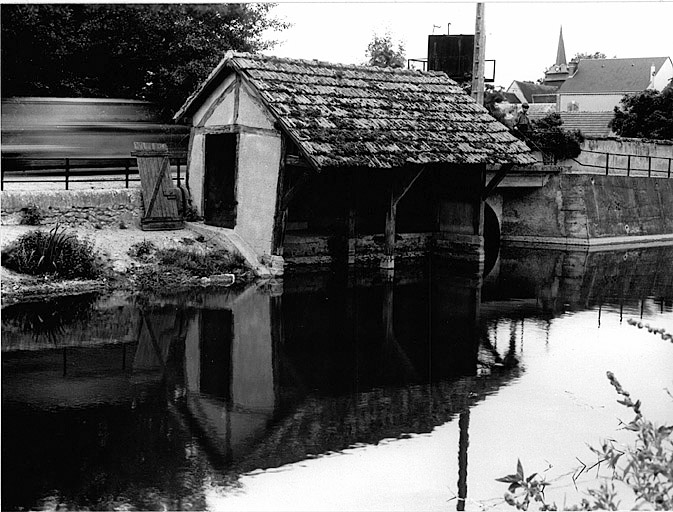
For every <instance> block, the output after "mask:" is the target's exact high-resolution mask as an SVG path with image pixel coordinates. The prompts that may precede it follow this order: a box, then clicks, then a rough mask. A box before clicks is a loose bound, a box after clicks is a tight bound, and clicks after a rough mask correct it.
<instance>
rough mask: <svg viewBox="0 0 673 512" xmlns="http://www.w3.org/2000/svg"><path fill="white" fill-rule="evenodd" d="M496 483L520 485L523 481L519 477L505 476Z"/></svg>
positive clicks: (497, 479)
mask: <svg viewBox="0 0 673 512" xmlns="http://www.w3.org/2000/svg"><path fill="white" fill-rule="evenodd" d="M495 481H496V482H503V483H506V484H514V483H519V482H521V479H520V478H519V476H518V475H507V476H503V477H502V478H496V479H495Z"/></svg>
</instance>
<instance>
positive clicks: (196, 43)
mask: <svg viewBox="0 0 673 512" xmlns="http://www.w3.org/2000/svg"><path fill="white" fill-rule="evenodd" d="M272 7H273V5H272V4H208V5H198V4H170V5H162V4H113V5H109V4H69V5H63V4H41V5H38V4H32V5H28V4H14V5H8V4H5V5H3V6H2V11H1V12H2V87H3V91H2V94H3V96H4V97H7V96H52V97H59V96H69V97H81V96H91V97H102V98H105V97H108V98H111V97H122V98H135V99H144V100H149V101H154V102H157V103H158V104H160V105H161V106H162V107H163V108H164V109H165V113H166V114H169V113H171V112H174V111H175V110H176V109H177V108H179V106H180V105H181V104H182V102H183V101H184V100H185V99H186V98H187V97H188V96H189V94H190V93H191V92H192V91H193V90H194V89H195V88H196V86H197V85H198V84H199V83H200V82H201V81H202V80H203V79H204V78H205V77H206V76H208V73H209V72H210V71H211V69H212V68H213V67H214V66H215V65H216V64H217V63H218V62H219V61H220V59H221V58H222V57H223V56H224V53H225V52H226V51H227V50H238V51H250V52H254V51H259V50H264V49H267V48H269V47H272V46H273V44H274V42H273V41H266V40H265V39H264V35H265V33H266V32H267V30H271V31H273V30H282V29H283V28H286V24H284V23H283V22H281V21H279V20H277V19H275V18H273V17H272V16H271V14H270V9H271V8H272Z"/></svg>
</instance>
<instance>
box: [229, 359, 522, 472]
mask: <svg viewBox="0 0 673 512" xmlns="http://www.w3.org/2000/svg"><path fill="white" fill-rule="evenodd" d="M521 371H522V370H521V369H520V368H518V367H513V368H507V367H498V366H496V367H494V368H493V373H492V374H491V375H489V376H487V377H462V378H460V379H458V380H455V381H441V382H438V383H434V384H432V385H427V384H426V385H417V386H410V387H408V388H397V387H391V388H378V389H375V390H373V391H370V392H362V393H358V394H357V396H350V395H345V396H340V397H334V398H326V397H320V398H319V399H317V398H315V397H309V398H308V399H307V400H306V401H305V402H304V403H303V404H302V405H301V406H299V407H298V408H297V409H295V410H293V411H292V413H291V414H288V415H286V416H285V417H284V418H282V419H281V420H279V421H277V422H276V423H274V424H273V425H272V427H271V428H270V429H269V430H268V431H267V433H266V435H265V438H264V439H261V440H260V441H259V442H258V444H257V445H256V446H255V448H254V449H253V450H252V451H251V452H250V453H248V454H246V455H245V456H243V458H242V459H241V460H240V461H237V463H236V467H237V471H238V472H248V471H252V470H255V469H268V468H273V467H280V466H284V465H286V464H291V463H294V462H298V461H301V460H304V459H306V458H307V457H310V456H318V455H322V454H326V453H330V452H335V451H341V450H344V449H346V448H349V447H353V446H355V445H358V444H361V443H364V444H378V443H379V442H381V441H382V440H383V439H391V438H393V439H394V438H400V437H402V436H406V435H409V434H424V433H429V432H431V431H432V430H433V429H434V428H435V427H437V426H439V425H442V424H444V423H447V422H449V421H451V420H452V419H453V418H455V417H456V416H457V415H458V414H459V413H461V412H463V411H465V410H467V409H469V408H470V407H473V406H474V405H476V404H477V403H478V402H480V401H481V400H483V399H484V398H485V397H486V396H488V395H490V394H492V393H494V392H495V391H497V390H498V389H499V388H501V387H503V386H506V385H507V384H508V383H509V382H510V381H511V380H513V379H515V378H517V377H518V376H519V375H520V374H521ZM428 411H432V414H428Z"/></svg>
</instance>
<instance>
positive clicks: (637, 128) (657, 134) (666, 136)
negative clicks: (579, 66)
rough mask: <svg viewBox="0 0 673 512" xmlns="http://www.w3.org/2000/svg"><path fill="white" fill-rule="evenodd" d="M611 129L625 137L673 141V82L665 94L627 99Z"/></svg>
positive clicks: (649, 92)
mask: <svg viewBox="0 0 673 512" xmlns="http://www.w3.org/2000/svg"><path fill="white" fill-rule="evenodd" d="M620 103H621V107H615V115H614V117H613V118H612V122H611V127H612V129H613V130H614V132H615V133H616V134H617V135H621V136H622V137H637V138H646V139H660V140H662V139H663V140H673V81H671V82H670V83H669V84H668V85H667V86H666V87H665V88H664V90H663V91H661V92H658V91H655V90H647V91H643V92H639V93H636V94H629V95H627V96H624V97H623V98H622V100H621V102H620Z"/></svg>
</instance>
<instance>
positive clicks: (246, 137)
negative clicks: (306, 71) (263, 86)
mask: <svg viewBox="0 0 673 512" xmlns="http://www.w3.org/2000/svg"><path fill="white" fill-rule="evenodd" d="M234 80H235V79H234V77H233V76H229V77H227V78H226V79H225V81H224V83H223V84H221V85H220V86H219V87H218V88H217V90H216V91H215V92H214V93H213V94H212V95H210V97H209V98H208V99H207V100H206V102H204V104H203V105H202V106H201V107H200V108H199V109H198V110H197V112H196V114H195V115H194V117H193V123H194V125H195V126H196V127H197V128H196V129H195V133H194V135H193V136H192V146H191V150H190V155H189V156H190V160H189V179H188V184H189V190H190V193H191V196H192V202H193V204H194V206H195V207H196V208H197V210H198V212H199V213H200V214H201V215H202V214H203V211H204V210H203V206H204V204H203V201H204V196H205V194H204V183H205V179H204V177H205V176H204V175H205V138H206V135H207V133H218V129H221V130H222V133H225V132H228V133H232V132H234V133H239V142H238V150H237V151H238V159H237V167H238V172H237V183H236V201H237V202H238V205H237V211H236V225H235V227H234V230H235V231H236V233H237V234H238V235H240V236H241V237H242V238H243V239H244V240H245V241H246V242H247V243H248V244H249V245H250V246H251V247H252V248H253V249H254V250H255V252H256V253H257V254H258V255H260V256H261V255H263V254H271V250H272V240H273V222H274V215H275V211H276V193H277V186H278V173H279V168H280V158H281V138H280V132H279V131H277V130H275V129H274V118H273V117H272V116H271V114H270V113H269V112H268V111H267V110H266V109H265V108H264V107H263V105H262V103H261V101H260V100H258V99H256V98H255V97H254V92H253V91H252V90H251V89H250V88H248V86H247V85H245V84H244V83H242V82H241V83H240V88H238V91H237V90H236V88H237V87H239V86H238V85H237V84H234V86H233V87H231V88H230V89H229V90H227V87H228V86H229V85H231V84H232V83H233V82H234ZM218 95H224V96H223V97H220V96H218ZM237 95H238V98H237ZM213 106H215V108H212V107H213ZM229 130H231V131H229Z"/></svg>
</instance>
